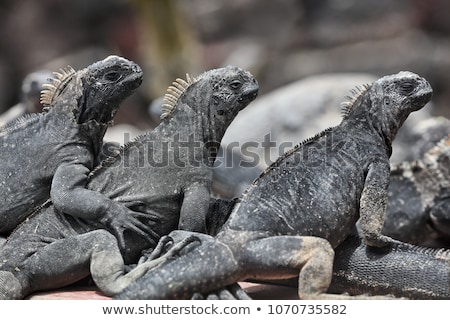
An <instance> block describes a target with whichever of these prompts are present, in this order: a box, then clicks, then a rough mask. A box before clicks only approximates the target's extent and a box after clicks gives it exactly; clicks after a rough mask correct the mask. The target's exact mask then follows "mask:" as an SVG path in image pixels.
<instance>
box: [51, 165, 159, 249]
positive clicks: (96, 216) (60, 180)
mask: <svg viewBox="0 0 450 320" xmlns="http://www.w3.org/2000/svg"><path fill="white" fill-rule="evenodd" d="M88 174H89V168H88V167H86V166H85V165H84V164H82V163H70V162H69V163H63V164H61V165H60V166H59V167H58V169H57V170H56V172H55V174H54V176H53V180H52V186H51V190H50V196H51V199H52V201H53V204H54V206H55V208H56V209H57V210H59V211H60V212H64V213H65V214H69V215H72V216H74V217H79V218H83V219H86V220H94V221H98V222H100V223H101V224H103V225H105V226H106V227H108V228H109V229H110V230H111V231H112V232H113V233H114V234H115V235H116V237H117V239H118V241H119V244H120V246H121V248H124V247H125V241H124V237H123V232H124V231H125V230H132V231H134V232H136V233H137V234H139V235H141V236H142V237H144V238H149V234H150V233H151V229H150V227H149V226H147V225H145V224H144V223H142V222H141V221H139V220H138V219H137V218H138V217H141V216H142V214H140V213H138V212H135V211H132V210H130V209H128V208H127V207H125V206H123V205H122V204H120V203H118V202H116V201H113V200H111V199H110V198H108V197H107V196H105V195H104V194H102V193H100V192H98V191H94V190H90V189H87V188H86V183H87V176H88ZM149 239H150V238H149Z"/></svg>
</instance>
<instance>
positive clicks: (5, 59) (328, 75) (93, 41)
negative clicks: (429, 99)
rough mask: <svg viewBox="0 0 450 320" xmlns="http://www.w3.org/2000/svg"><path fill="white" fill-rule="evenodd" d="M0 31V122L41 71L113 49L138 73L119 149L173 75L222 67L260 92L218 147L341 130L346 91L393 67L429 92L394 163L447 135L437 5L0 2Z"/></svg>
mask: <svg viewBox="0 0 450 320" xmlns="http://www.w3.org/2000/svg"><path fill="white" fill-rule="evenodd" d="M0 24H1V28H0V112H2V113H4V119H5V118H11V117H14V116H16V115H17V114H20V113H26V112H34V111H38V109H39V105H38V103H37V96H38V92H39V88H40V82H42V81H43V80H42V79H43V75H46V74H48V72H49V71H57V70H58V69H59V68H61V67H65V66H66V65H68V64H70V65H72V66H73V67H74V68H76V69H79V68H82V67H85V66H87V65H89V64H91V63H92V62H94V61H97V60H100V59H103V58H104V57H105V56H107V55H110V54H118V55H122V56H125V57H126V58H128V59H132V60H134V61H136V62H137V63H139V64H140V65H141V66H142V67H143V69H144V72H145V81H144V83H143V85H142V86H141V88H140V89H139V91H138V92H137V93H136V94H135V95H133V96H132V97H130V98H129V99H128V100H127V101H126V103H125V104H124V106H123V108H122V109H121V111H120V112H119V114H118V115H117V118H116V121H115V123H116V125H117V127H113V128H111V129H116V130H115V131H114V130H111V132H112V133H114V134H115V135H114V134H112V133H111V135H110V136H109V137H110V139H113V140H119V141H120V142H124V141H126V140H127V139H129V138H131V137H132V136H134V135H136V134H138V133H139V132H141V131H142V130H146V129H149V128H152V127H154V126H156V125H157V123H158V114H159V110H158V107H159V101H160V100H158V99H159V98H160V97H161V96H163V95H164V93H165V89H166V88H167V86H168V85H169V84H170V82H171V81H172V80H174V79H175V78H177V77H183V75H184V74H185V73H190V74H192V75H194V76H195V75H196V74H198V73H200V72H202V71H204V70H206V69H210V68H216V67H220V66H224V65H227V64H233V65H237V66H239V67H241V68H245V69H248V70H250V71H251V72H252V73H253V74H254V75H255V77H256V78H257V79H258V81H259V84H260V88H261V91H260V97H258V99H257V101H255V103H254V104H252V105H250V107H251V108H250V107H249V108H248V110H245V112H243V113H242V115H241V116H239V117H240V118H239V117H238V119H236V123H234V124H233V126H232V127H230V132H229V134H228V133H227V134H228V135H227V136H226V137H225V139H224V141H227V143H229V142H230V141H231V142H233V141H242V142H245V141H249V140H251V139H256V138H255V136H254V135H255V134H257V135H258V136H259V137H260V140H259V141H263V138H264V136H265V135H266V134H267V133H270V134H271V139H275V140H276V141H277V143H280V142H285V141H291V140H292V142H298V141H301V140H303V139H304V138H305V137H307V136H308V135H310V134H311V132H313V131H314V132H316V131H319V130H322V129H324V128H326V127H328V126H330V125H333V124H335V123H338V121H339V117H338V115H339V103H340V102H341V101H343V99H344V96H345V95H347V94H348V90H349V89H351V88H352V87H354V86H355V85H357V84H363V83H361V82H363V81H364V83H365V82H370V81H373V79H376V78H377V77H380V76H383V75H386V74H392V73H396V72H398V71H401V70H409V71H413V72H416V73H418V74H420V75H421V76H423V77H425V78H426V79H427V80H429V82H430V83H431V84H432V86H433V89H434V97H433V103H432V105H430V106H429V107H427V110H426V111H424V112H423V113H421V114H419V116H417V117H416V119H415V120H414V122H411V124H410V126H409V129H410V130H412V131H411V132H412V133H411V134H405V135H404V139H403V140H401V139H400V140H401V141H400V142H401V143H403V146H407V147H406V149H407V150H408V152H409V151H411V150H419V151H418V152H415V153H414V152H413V153H411V152H409V153H408V154H401V150H400V149H401V148H400V147H399V148H396V149H398V150H399V153H398V154H395V155H394V156H395V160H396V161H400V160H403V159H408V158H415V157H418V156H420V154H421V153H422V149H426V148H427V143H428V142H429V140H430V139H431V140H433V141H435V140H437V139H438V138H439V137H441V136H442V135H443V134H444V133H445V132H447V131H449V130H450V129H449V125H448V123H447V121H448V120H447V118H448V117H449V116H450V108H449V107H448V106H449V104H450V91H449V90H448V89H449V88H450V2H449V1H446V0H397V1H390V0H365V1H358V0H277V1H273V0H214V1H211V0H95V1H91V0H76V1H67V0H40V1H35V0H21V1H13V0H0ZM30 75H34V77H31V78H30ZM13 106H14V107H15V109H14V110H12V107H13ZM256 106H257V107H256ZM13 111H14V112H13ZM8 113H9V114H8ZM263 115H264V117H263ZM437 116H442V118H432V117H437ZM430 119H431V120H430ZM425 120H427V121H428V122H426V123H423V121H425ZM430 127H431V128H438V129H436V131H430V130H431V129H429V128H430ZM118 128H119V129H118ZM268 128H269V129H268ZM433 130H434V129H433ZM124 132H127V135H125V136H124ZM430 132H432V133H430ZM246 134H248V136H246ZM252 135H253V136H252ZM408 137H409V138H408ZM411 137H413V138H412V139H411ZM422 138H425V140H426V141H423V142H421V141H420V139H422ZM408 139H409V140H408ZM400 142H399V143H400ZM412 143H414V145H415V146H416V147H417V148H412V147H411V144H412ZM238 151H239V150H238ZM230 152H231V153H236V150H231V151H230V150H226V151H225V153H230ZM261 152H262V153H261ZM264 152H265V151H257V153H258V154H260V155H261V158H264V157H265V154H264ZM237 153H238V157H240V156H243V157H245V155H242V152H237ZM276 155H277V154H276V153H275V155H273V154H270V157H273V156H276ZM234 160H235V159H234ZM265 165H266V164H265V163H263V164H261V163H258V164H257V166H258V170H259V169H260V168H263V167H264V166H265ZM258 170H255V172H256V171H258ZM250 175H251V176H252V174H250Z"/></svg>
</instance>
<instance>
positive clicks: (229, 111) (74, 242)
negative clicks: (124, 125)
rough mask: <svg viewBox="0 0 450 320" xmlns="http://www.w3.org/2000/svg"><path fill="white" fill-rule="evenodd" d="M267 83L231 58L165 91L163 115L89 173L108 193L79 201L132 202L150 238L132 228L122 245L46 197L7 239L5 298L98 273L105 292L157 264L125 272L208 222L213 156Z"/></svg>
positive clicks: (0, 282) (0, 278)
mask: <svg viewBox="0 0 450 320" xmlns="http://www.w3.org/2000/svg"><path fill="white" fill-rule="evenodd" d="M258 90H259V86H258V84H257V82H256V80H255V79H254V78H253V76H252V75H251V74H250V73H249V72H247V71H244V70H242V69H239V68H237V67H232V66H228V67H225V68H220V69H215V70H210V71H207V72H204V73H203V74H201V75H200V76H199V77H197V78H195V79H192V78H191V77H188V78H187V80H186V81H185V80H181V79H178V80H177V81H175V82H174V83H173V85H172V86H170V87H169V89H168V93H167V95H166V96H165V100H166V104H165V105H164V109H165V111H166V112H165V114H164V115H163V119H162V121H161V124H160V125H159V126H158V127H156V128H155V129H153V130H152V131H149V132H147V133H145V134H143V135H141V136H139V137H137V138H136V139H135V140H133V141H132V142H130V143H128V144H126V145H125V146H124V147H123V148H122V149H121V150H120V153H119V154H118V155H116V156H114V157H111V158H109V159H108V160H107V161H105V162H104V163H102V164H101V165H100V166H99V167H97V168H96V169H94V170H93V171H92V172H91V174H90V175H89V179H88V180H89V181H88V184H87V190H94V191H96V192H100V193H102V194H103V195H104V196H105V199H106V200H105V201H102V202H101V201H97V200H96V199H95V198H89V197H88V196H86V198H85V200H84V201H83V203H76V204H74V206H75V205H76V206H79V207H82V208H83V210H92V211H95V210H94V209H95V207H99V208H104V209H102V210H107V211H108V214H109V216H110V217H111V218H114V217H115V214H116V210H115V208H116V207H124V208H128V209H127V210H129V211H130V212H133V214H135V215H137V214H139V215H140V217H141V221H145V223H146V224H147V225H148V226H149V227H150V228H151V232H150V233H149V237H150V239H148V238H147V237H141V236H139V235H138V234H136V233H134V232H130V230H128V229H126V230H125V231H124V233H123V234H124V239H125V243H124V244H122V245H120V249H122V251H120V250H119V245H118V241H117V240H118V239H117V240H116V238H115V237H114V236H113V235H112V234H111V233H110V232H109V231H108V230H107V229H105V227H104V226H103V225H101V224H99V223H95V222H93V221H92V220H86V219H78V218H74V217H72V216H70V215H66V214H64V212H65V211H64V209H63V210H57V209H56V208H55V207H54V206H52V205H51V204H47V205H46V206H45V207H43V208H41V210H38V211H37V212H36V213H35V214H34V215H33V216H31V217H30V218H29V219H28V220H27V221H26V222H24V223H23V224H21V225H20V226H19V227H18V228H17V229H16V230H15V231H14V232H13V233H12V234H11V236H10V237H9V238H8V240H7V242H6V243H5V244H4V245H3V247H2V248H1V250H0V257H2V259H0V298H3V299H12V298H22V297H24V296H25V295H27V294H29V293H31V292H34V291H37V290H44V289H49V288H57V287H61V286H63V285H68V284H71V283H73V282H75V281H78V280H79V279H81V278H84V277H86V276H88V275H89V273H91V275H92V278H93V280H94V282H95V283H96V284H97V285H98V287H99V288H100V289H101V290H102V291H103V292H104V293H105V294H109V295H112V294H115V293H118V292H119V291H121V290H122V289H123V288H124V287H125V286H126V285H127V284H128V283H129V282H130V281H133V280H134V279H135V278H136V277H137V276H139V275H140V274H141V273H142V272H143V271H145V270H146V268H149V267H150V266H151V265H152V262H151V261H150V262H149V263H145V264H142V265H141V266H139V267H138V268H136V269H135V270H133V271H132V272H129V273H127V274H126V275H124V263H127V264H129V263H134V262H135V261H137V259H138V258H139V256H140V253H141V251H142V250H143V249H147V248H148V247H154V246H155V244H156V243H157V241H158V240H159V238H160V236H162V235H166V234H168V233H169V232H170V231H172V230H174V229H177V228H180V229H185V230H192V231H202V232H204V231H205V219H206V213H207V211H208V208H209V203H210V194H209V188H210V185H211V179H212V172H211V170H212V169H211V166H212V164H213V162H214V157H215V153H216V151H217V148H218V145H219V144H220V139H221V138H222V136H223V134H224V132H225V130H226V128H227V127H228V125H229V124H230V122H231V121H232V120H233V118H234V117H235V116H236V115H237V113H238V112H239V111H240V110H241V109H243V108H244V107H245V106H247V105H248V104H249V103H250V102H251V101H252V100H254V99H255V98H256V95H257V93H258ZM119 213H120V212H119ZM130 214H131V213H130ZM102 228H103V229H102ZM131 231H132V230H131Z"/></svg>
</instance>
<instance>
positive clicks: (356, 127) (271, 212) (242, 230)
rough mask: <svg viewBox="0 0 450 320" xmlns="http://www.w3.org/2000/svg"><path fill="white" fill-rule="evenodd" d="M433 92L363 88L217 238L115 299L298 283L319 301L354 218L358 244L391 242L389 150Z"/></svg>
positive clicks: (268, 175)
mask: <svg viewBox="0 0 450 320" xmlns="http://www.w3.org/2000/svg"><path fill="white" fill-rule="evenodd" d="M431 94H432V89H431V87H430V85H429V84H428V82H427V81H426V80H424V79H422V78H420V77H418V76H417V75H415V74H413V73H410V72H401V73H399V74H396V75H392V76H387V77H384V78H381V79H379V80H378V81H376V82H375V83H374V84H373V85H371V86H367V87H365V88H364V89H363V90H361V92H359V93H358V94H356V95H355V97H354V98H353V100H352V101H351V102H350V106H349V107H348V108H347V110H346V114H345V116H344V118H343V120H342V122H341V123H340V124H339V125H338V126H336V127H333V128H331V129H329V130H326V131H324V132H322V133H321V134H319V135H317V136H315V137H313V138H312V139H309V140H307V141H306V142H304V143H302V144H300V145H299V146H297V147H296V148H294V149H292V150H291V151H289V152H288V153H287V154H285V155H283V156H282V157H281V158H279V159H278V160H277V161H276V162H275V163H274V164H273V165H271V166H270V167H269V168H268V169H267V170H266V171H265V172H264V173H263V174H262V175H261V176H260V177H259V178H258V179H257V180H255V182H254V183H253V184H252V185H251V186H250V187H249V188H248V189H247V191H246V192H245V193H244V195H243V196H242V197H241V199H240V200H239V201H238V203H237V204H236V206H235V207H234V209H233V211H232V213H231V215H230V217H229V219H228V220H227V222H226V223H225V225H224V226H223V228H222V229H221V231H220V232H219V233H218V234H217V236H216V237H214V238H212V237H210V238H205V236H201V238H200V241H201V245H200V246H198V247H196V248H194V249H193V250H191V251H190V252H188V253H186V254H184V255H182V256H181V257H179V258H178V259H175V260H171V261H169V262H167V263H166V264H163V265H162V266H160V267H158V268H156V269H153V270H151V271H150V272H148V273H146V275H145V276H144V277H142V278H141V279H139V280H138V281H136V282H135V283H133V284H131V285H130V286H129V287H128V288H126V289H125V290H124V291H123V292H122V293H121V294H119V295H117V296H116V297H115V298H117V299H167V298H189V297H191V296H192V295H193V294H194V293H196V292H200V293H205V292H210V291H213V290H216V289H219V288H223V287H226V286H227V285H230V284H233V283H235V282H236V281H240V280H245V279H274V278H275V279H277V278H278V279H279V278H289V277H293V276H298V275H299V296H300V297H301V298H313V297H316V298H317V297H319V298H323V297H324V292H326V290H327V289H328V286H329V284H330V282H331V277H332V267H333V256H334V251H333V248H335V247H337V246H338V245H339V244H340V243H341V242H342V241H343V240H344V239H345V238H346V237H347V236H348V235H349V234H350V233H351V231H352V229H353V228H354V226H355V223H356V221H357V220H358V218H359V217H360V218H361V219H360V220H361V226H362V228H361V229H362V234H363V237H364V241H365V243H367V244H370V245H373V246H383V245H386V244H387V243H389V242H390V241H391V239H390V238H388V237H386V236H383V235H381V227H382V223H383V216H384V213H385V209H386V198H387V187H388V181H389V156H390V154H391V143H392V140H393V139H394V137H395V134H396V132H397V130H398V129H399V127H400V126H401V124H402V123H403V122H404V120H405V119H406V118H407V116H408V115H409V113H410V112H412V111H415V110H418V109H420V108H422V107H423V106H424V105H425V103H427V102H428V101H429V100H430V98H431ZM169 236H170V235H169Z"/></svg>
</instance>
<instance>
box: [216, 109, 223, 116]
mask: <svg viewBox="0 0 450 320" xmlns="http://www.w3.org/2000/svg"><path fill="white" fill-rule="evenodd" d="M217 114H218V115H219V116H223V115H224V114H225V110H217Z"/></svg>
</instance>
